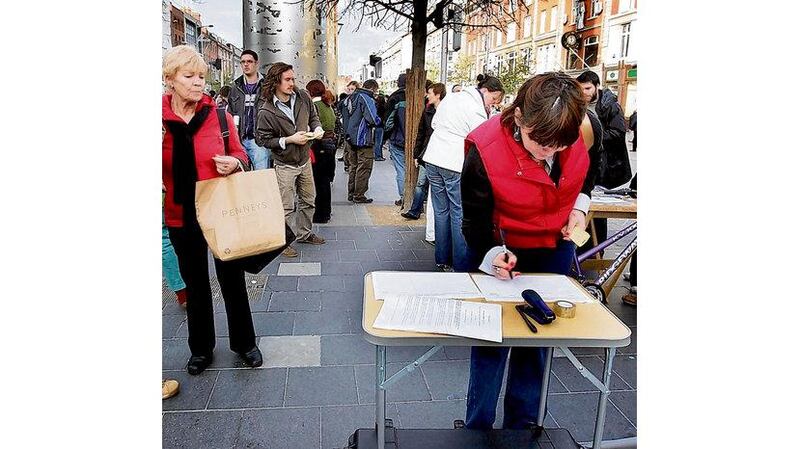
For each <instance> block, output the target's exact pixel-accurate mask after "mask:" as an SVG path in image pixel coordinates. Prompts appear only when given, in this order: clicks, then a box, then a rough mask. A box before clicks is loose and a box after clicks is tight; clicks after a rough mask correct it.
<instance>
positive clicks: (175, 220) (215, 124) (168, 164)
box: [161, 94, 250, 227]
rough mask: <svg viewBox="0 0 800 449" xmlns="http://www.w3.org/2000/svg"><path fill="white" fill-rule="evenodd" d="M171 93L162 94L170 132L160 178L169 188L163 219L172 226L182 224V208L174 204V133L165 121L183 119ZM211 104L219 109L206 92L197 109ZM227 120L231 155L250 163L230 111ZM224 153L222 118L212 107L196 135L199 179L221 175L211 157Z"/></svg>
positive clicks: (162, 154)
mask: <svg viewBox="0 0 800 449" xmlns="http://www.w3.org/2000/svg"><path fill="white" fill-rule="evenodd" d="M171 101H172V95H171V94H167V95H164V96H163V97H161V120H163V121H164V123H165V125H164V128H165V129H166V130H167V133H166V134H165V135H164V141H163V143H162V144H161V180H162V182H163V183H164V186H165V187H166V189H167V192H166V193H167V194H166V198H165V201H164V221H165V223H166V224H167V226H169V227H182V226H183V207H182V206H180V205H178V204H175V201H174V197H173V195H172V192H173V180H172V134H171V133H170V131H169V127H167V126H166V122H169V121H181V122H182V121H183V119H182V118H180V117H178V115H177V114H175V113H174V112H173V111H172V107H171V105H170V102H171ZM206 105H208V106H211V107H212V108H216V104H215V103H214V100H213V99H212V98H211V97H210V96H208V95H203V98H202V99H201V100H200V101H199V102H198V103H197V109H196V110H197V111H199V110H200V109H201V108H202V107H203V106H206ZM225 117H226V118H227V119H228V129H229V130H230V131H231V133H230V136H229V137H228V145H229V151H228V155H229V156H233V157H235V158H237V159H239V160H241V161H242V162H243V163H245V164H249V163H250V162H249V159H248V158H247V154H246V153H245V151H244V148H242V144H241V142H240V141H239V134H238V133H237V132H236V125H235V124H234V123H233V117H232V116H231V115H230V114H229V113H227V112H226V113H225ZM224 154H225V142H224V141H223V140H222V132H221V131H220V127H219V120H218V119H217V113H216V111H214V109H212V110H211V111H210V113H209V114H208V117H207V118H206V121H205V122H203V124H202V125H201V126H200V129H199V130H197V133H196V134H195V135H194V158H195V165H196V166H197V180H198V181H202V180H205V179H212V178H216V177H218V176H220V174H219V173H217V166H216V164H215V163H214V160H213V159H211V158H212V157H214V156H216V155H224Z"/></svg>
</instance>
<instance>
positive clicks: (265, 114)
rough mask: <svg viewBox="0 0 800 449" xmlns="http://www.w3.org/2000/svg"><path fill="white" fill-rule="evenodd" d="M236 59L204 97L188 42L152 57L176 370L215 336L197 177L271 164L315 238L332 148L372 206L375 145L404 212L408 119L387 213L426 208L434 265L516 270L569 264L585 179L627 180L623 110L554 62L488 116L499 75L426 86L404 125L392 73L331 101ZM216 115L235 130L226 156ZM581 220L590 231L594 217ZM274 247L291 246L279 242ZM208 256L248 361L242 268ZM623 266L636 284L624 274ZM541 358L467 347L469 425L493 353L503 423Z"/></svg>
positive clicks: (523, 404) (322, 91)
mask: <svg viewBox="0 0 800 449" xmlns="http://www.w3.org/2000/svg"><path fill="white" fill-rule="evenodd" d="M240 62H241V64H242V72H243V75H242V76H241V77H239V78H238V79H236V80H235V81H234V82H233V84H232V85H231V86H224V87H222V88H221V89H220V92H219V94H218V95H216V98H213V97H212V96H211V95H209V94H206V93H205V90H204V88H205V80H204V77H205V73H206V70H207V66H206V64H205V62H204V61H203V58H202V56H201V55H200V54H199V53H197V51H196V50H194V49H193V48H191V47H189V46H178V47H175V48H173V49H171V50H169V51H168V52H167V53H166V55H165V56H164V61H163V77H164V81H165V84H166V93H165V94H164V95H163V98H162V117H163V119H162V120H163V128H162V132H163V144H162V164H163V169H162V179H163V185H162V190H163V191H164V205H163V211H164V212H163V213H164V215H163V216H164V218H163V229H162V246H163V258H162V260H163V262H164V273H165V276H167V281H168V283H169V286H170V288H171V289H172V290H174V291H175V292H176V296H177V297H178V301H179V303H180V304H181V305H182V306H185V308H186V314H187V323H188V330H189V338H188V342H189V348H190V350H191V357H190V358H189V360H188V362H187V371H188V372H189V374H193V375H196V374H200V373H202V372H203V371H204V370H205V369H206V368H207V367H208V366H209V365H211V363H212V362H213V351H214V347H215V332H214V321H213V307H212V302H211V290H210V279H209V274H208V258H207V251H208V246H207V244H206V242H205V240H204V238H203V235H202V232H201V231H200V228H199V225H198V222H197V218H196V216H195V206H194V183H195V182H196V181H199V180H205V179H213V178H215V177H220V176H228V175H230V174H232V173H235V172H238V171H247V170H260V169H266V168H273V169H274V170H275V173H276V176H277V179H278V187H279V190H280V195H281V201H282V206H283V212H284V216H285V218H286V222H287V224H289V225H290V226H291V227H292V230H293V231H294V233H295V235H296V236H297V242H298V244H311V245H323V244H325V240H324V239H323V238H322V237H320V236H318V235H316V234H314V233H313V232H312V223H326V222H328V221H329V220H330V219H331V216H332V209H331V183H332V182H333V180H334V177H335V173H336V153H337V151H341V152H342V153H343V155H342V159H341V161H342V162H343V163H344V167H345V172H346V173H347V175H348V182H347V198H348V200H349V201H351V202H353V203H359V204H366V203H371V202H373V201H374V199H373V198H370V197H369V196H368V191H369V181H370V177H371V176H372V169H373V162H374V161H382V160H385V159H384V153H383V147H384V143H385V144H386V146H387V147H388V156H389V158H390V159H391V160H392V163H393V167H394V171H395V178H396V183H397V194H398V197H399V199H398V200H396V201H395V204H396V205H398V206H401V210H402V209H403V208H402V206H403V204H402V198H403V193H404V192H403V190H404V187H405V184H404V183H405V171H406V167H405V156H406V153H405V144H406V142H405V139H406V126H417V129H418V133H417V137H416V141H415V142H414V145H413V150H412V151H413V158H412V160H413V162H414V165H415V166H416V167H418V168H419V172H418V173H419V176H418V180H417V183H416V187H415V191H414V196H413V198H414V199H413V203H412V204H411V205H410V207H408V208H406V209H407V210H406V211H404V212H398V213H401V214H402V216H403V217H404V218H405V219H407V220H418V219H420V218H421V216H422V211H423V208H424V207H425V203H426V202H427V203H428V207H429V210H430V209H432V213H430V212H428V213H426V218H427V221H428V225H429V226H431V227H432V228H433V229H432V230H433V237H434V238H433V239H430V238H429V239H428V240H432V241H433V244H434V246H435V263H436V266H437V267H438V268H439V269H441V270H444V271H457V272H475V271H483V272H485V273H487V274H490V275H493V276H495V277H497V278H499V279H509V278H511V277H513V276H514V274H515V273H518V272H540V273H558V274H567V272H568V271H569V269H570V266H571V264H572V262H573V257H574V254H575V252H576V250H578V251H580V249H577V248H576V247H575V244H574V243H573V242H572V241H571V240H570V237H571V235H572V233H573V232H574V231H575V230H576V229H580V230H584V229H586V227H587V222H586V216H587V213H588V209H589V202H590V198H591V192H592V190H593V189H594V187H595V186H596V185H600V186H604V187H608V188H612V187H617V186H619V185H622V184H624V183H626V182H628V181H629V180H630V178H631V168H630V163H629V161H628V156H627V147H626V144H625V140H624V136H625V132H626V125H625V121H624V117H623V116H622V112H621V108H620V106H619V104H618V103H617V99H616V96H614V94H613V93H612V92H610V91H609V90H607V89H601V88H600V87H599V78H598V77H597V75H596V74H595V73H593V72H590V71H587V72H584V73H583V74H581V75H580V76H578V77H577V79H575V78H572V77H570V76H568V75H566V74H564V73H556V72H550V73H545V74H539V75H536V76H533V77H532V78H530V79H528V80H527V81H526V82H525V83H524V84H523V85H522V86H521V87H520V88H519V90H518V91H517V92H516V93H515V95H514V99H513V101H512V102H511V103H510V104H509V105H507V106H506V107H504V108H503V109H502V111H501V112H499V113H493V110H494V109H495V108H496V107H497V106H498V105H500V104H501V102H502V101H503V99H504V98H505V96H506V89H505V88H504V86H503V84H502V83H501V81H500V80H499V79H498V78H496V77H493V76H488V75H480V76H479V77H478V79H477V80H476V83H475V85H474V86H461V85H455V86H453V88H452V90H451V91H450V92H447V89H446V86H445V85H444V84H441V83H433V82H428V83H427V84H426V87H425V90H426V92H425V94H426V95H425V103H426V104H425V105H424V106H425V108H424V111H423V113H422V115H421V117H420V119H419V122H418V123H415V124H413V125H412V124H407V123H406V121H405V120H406V117H405V115H406V114H405V109H406V107H407V105H406V101H407V98H408V97H407V95H406V76H405V74H401V75H400V76H399V78H398V79H397V86H398V88H397V90H396V91H394V92H393V93H392V94H391V95H389V96H388V97H385V96H383V95H382V94H381V93H379V84H378V82H377V81H376V80H374V79H369V80H366V81H364V82H363V84H361V83H359V82H357V81H352V82H350V83H349V84H348V85H347V86H346V88H345V92H343V93H342V94H340V95H339V97H338V99H337V97H336V96H335V95H334V93H333V92H332V91H331V90H330V89H329V88H328V87H327V86H326V85H325V83H324V82H323V81H322V80H312V81H310V82H308V83H307V84H306V85H305V88H304V89H303V88H300V87H298V86H297V85H296V82H295V80H296V78H295V77H296V74H295V70H294V67H292V66H291V65H289V64H286V63H283V62H275V63H272V64H271V65H270V66H269V68H268V70H267V72H266V73H265V74H261V73H259V72H258V70H257V62H258V55H257V54H256V53H255V52H253V51H251V50H245V51H243V52H242V57H241V61H240ZM220 111H222V112H220ZM220 120H224V121H226V122H227V129H236V132H232V133H231V135H230V139H229V140H230V148H229V149H228V150H227V151H226V149H225V148H223V143H222V142H223V135H222V133H223V131H222V129H223V128H222V127H221V126H220V123H219V121H220ZM634 129H635V128H634ZM594 225H595V227H596V229H599V230H600V232H599V233H600V235H601V237H602V236H603V235H604V229H605V228H604V223H602V222H600V221H599V220H598V221H597V222H595V224H594ZM283 255H284V256H286V257H296V256H297V255H298V252H297V250H296V249H294V248H293V247H291V246H289V247H287V248H286V249H285V250H284V252H283ZM214 264H215V268H216V273H217V279H218V281H219V284H220V287H221V290H222V296H223V300H224V302H225V310H226V316H227V320H228V329H229V332H230V339H229V342H230V349H231V350H232V351H234V352H236V353H238V354H239V355H240V357H241V358H242V360H243V361H244V363H245V364H246V365H247V366H250V367H258V366H260V365H261V364H262V362H263V360H262V355H261V353H260V351H259V349H258V347H257V346H256V344H255V334H254V331H253V322H252V317H251V313H250V308H249V303H248V300H247V292H246V289H245V280H244V272H243V270H242V269H241V267H240V266H239V265H238V264H236V263H232V262H223V261H220V260H218V259H214ZM632 275H633V276H632V277H633V279H632V281H633V282H634V283H635V269H634V272H633V273H632ZM634 293H635V292H634ZM626 302H628V301H626ZM629 303H630V302H629ZM632 304H634V305H635V297H634V298H633V301H632ZM544 363H545V353H544V351H543V350H542V349H540V348H521V347H514V348H500V347H474V348H472V353H471V358H470V379H469V387H468V395H467V416H466V418H467V419H466V426H467V427H468V428H474V429H490V428H491V427H492V426H493V424H494V420H495V410H496V405H497V400H498V397H499V393H500V389H501V385H502V383H503V379H504V377H505V371H506V369H505V366H506V364H508V375H507V389H506V396H505V413H504V416H505V418H504V422H503V427H504V428H511V429H524V428H528V427H529V426H530V425H531V423H536V422H537V418H538V404H539V396H540V395H541V391H539V390H540V387H541V379H542V375H543V370H544ZM162 387H163V392H164V394H163V396H164V397H165V398H166V397H170V396H172V395H174V394H177V391H178V390H179V385H178V384H177V382H175V381H173V380H170V379H167V380H164V383H163V385H162Z"/></svg>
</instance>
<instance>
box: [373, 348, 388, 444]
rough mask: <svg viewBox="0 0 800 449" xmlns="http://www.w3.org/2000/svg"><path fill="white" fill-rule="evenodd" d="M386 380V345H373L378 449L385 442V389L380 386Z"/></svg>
mask: <svg viewBox="0 0 800 449" xmlns="http://www.w3.org/2000/svg"><path fill="white" fill-rule="evenodd" d="M384 381H386V346H380V345H379V346H376V347H375V431H376V432H375V433H376V434H377V435H378V449H384V444H385V442H386V390H384V389H383V388H381V385H382V384H383V382H384Z"/></svg>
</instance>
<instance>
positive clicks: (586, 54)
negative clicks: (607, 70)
mask: <svg viewBox="0 0 800 449" xmlns="http://www.w3.org/2000/svg"><path fill="white" fill-rule="evenodd" d="M598 47H599V45H598V40H597V36H589V37H587V38H586V39H584V41H583V59H584V61H586V65H587V66H589V67H591V66H595V65H597V53H598ZM589 67H586V68H589Z"/></svg>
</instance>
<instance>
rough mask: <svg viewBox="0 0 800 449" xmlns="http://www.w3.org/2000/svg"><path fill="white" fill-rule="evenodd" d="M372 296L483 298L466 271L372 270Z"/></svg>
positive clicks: (383, 298) (381, 298)
mask: <svg viewBox="0 0 800 449" xmlns="http://www.w3.org/2000/svg"><path fill="white" fill-rule="evenodd" d="M372 287H373V289H374V290H375V299H377V300H386V299H389V298H407V297H410V296H426V297H433V298H482V297H483V295H482V294H481V292H480V290H478V288H477V287H475V283H473V282H472V278H470V276H469V273H421V272H420V273H417V272H408V271H404V272H402V273H401V272H393V271H373V272H372Z"/></svg>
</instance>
